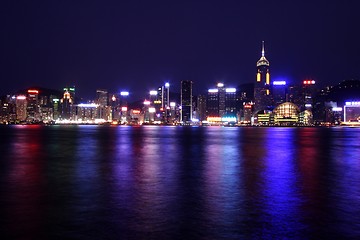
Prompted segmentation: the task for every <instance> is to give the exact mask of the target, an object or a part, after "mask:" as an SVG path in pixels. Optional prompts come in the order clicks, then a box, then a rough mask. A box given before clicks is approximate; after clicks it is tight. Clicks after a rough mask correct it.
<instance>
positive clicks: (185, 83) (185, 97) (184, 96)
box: [181, 80, 193, 123]
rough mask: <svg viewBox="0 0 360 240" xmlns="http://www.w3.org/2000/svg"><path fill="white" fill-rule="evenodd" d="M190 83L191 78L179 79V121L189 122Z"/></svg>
mask: <svg viewBox="0 0 360 240" xmlns="http://www.w3.org/2000/svg"><path fill="white" fill-rule="evenodd" d="M192 84H193V82H192V81H191V80H182V81H181V121H183V122H184V123H190V122H191V119H192V111H193V109H192V105H193V103H192V98H193V96H192Z"/></svg>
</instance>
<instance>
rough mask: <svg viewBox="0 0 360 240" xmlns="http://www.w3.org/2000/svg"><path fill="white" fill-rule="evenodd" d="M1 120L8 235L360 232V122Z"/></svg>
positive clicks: (325, 235) (1, 206)
mask: <svg viewBox="0 0 360 240" xmlns="http://www.w3.org/2000/svg"><path fill="white" fill-rule="evenodd" d="M0 131H1V140H0V142H1V145H0V154H1V165H0V194H1V196H2V197H1V199H0V214H1V216H2V217H1V220H0V223H1V226H3V227H2V229H3V230H1V231H3V234H2V236H6V237H7V238H8V239H69V238H71V239H285V238H291V239H309V238H314V239H329V238H338V239H355V238H359V237H360V204H359V202H360V174H359V172H360V160H359V159H360V157H359V156H360V128H281V127H279V128H253V127H246V128H225V127H170V126H141V127H129V126H86V125H84V126H37V125H27V126H21V125H16V126H0Z"/></svg>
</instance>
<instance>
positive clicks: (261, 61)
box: [256, 41, 270, 67]
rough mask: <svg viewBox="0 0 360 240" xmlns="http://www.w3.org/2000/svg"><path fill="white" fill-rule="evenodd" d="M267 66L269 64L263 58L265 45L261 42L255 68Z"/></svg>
mask: <svg viewBox="0 0 360 240" xmlns="http://www.w3.org/2000/svg"><path fill="white" fill-rule="evenodd" d="M269 65H270V63H269V61H268V60H267V59H266V57H265V43H264V41H262V50H261V58H260V59H259V61H257V63H256V66H257V67H259V66H269Z"/></svg>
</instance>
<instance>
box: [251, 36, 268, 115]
mask: <svg viewBox="0 0 360 240" xmlns="http://www.w3.org/2000/svg"><path fill="white" fill-rule="evenodd" d="M269 66H270V63H269V61H268V60H267V59H266V57H265V45H264V41H263V42H262V51H261V57H260V59H259V61H257V63H256V69H257V73H256V82H255V87H254V99H255V111H259V110H264V109H267V108H268V107H269V106H271V105H272V99H271V92H270V69H269Z"/></svg>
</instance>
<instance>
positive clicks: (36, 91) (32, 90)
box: [28, 89, 39, 94]
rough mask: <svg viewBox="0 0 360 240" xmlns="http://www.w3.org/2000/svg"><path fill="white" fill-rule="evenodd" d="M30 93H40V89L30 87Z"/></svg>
mask: <svg viewBox="0 0 360 240" xmlns="http://www.w3.org/2000/svg"><path fill="white" fill-rule="evenodd" d="M28 93H35V94H38V93H39V91H38V90H34V89H29V90H28Z"/></svg>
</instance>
